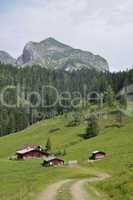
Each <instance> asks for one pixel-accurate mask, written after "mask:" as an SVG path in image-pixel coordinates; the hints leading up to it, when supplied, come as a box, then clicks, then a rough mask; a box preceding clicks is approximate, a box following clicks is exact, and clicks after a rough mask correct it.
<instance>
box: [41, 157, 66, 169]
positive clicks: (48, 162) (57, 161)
mask: <svg viewBox="0 0 133 200" xmlns="http://www.w3.org/2000/svg"><path fill="white" fill-rule="evenodd" d="M62 165H64V160H62V159H61V158H57V157H48V158H45V159H44V161H43V166H44V167H50V166H62Z"/></svg>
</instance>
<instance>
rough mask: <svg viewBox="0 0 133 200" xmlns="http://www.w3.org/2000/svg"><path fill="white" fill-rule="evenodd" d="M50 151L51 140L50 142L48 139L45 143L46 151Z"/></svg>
mask: <svg viewBox="0 0 133 200" xmlns="http://www.w3.org/2000/svg"><path fill="white" fill-rule="evenodd" d="M51 149H52V144H51V140H50V138H48V140H47V142H46V150H47V151H51Z"/></svg>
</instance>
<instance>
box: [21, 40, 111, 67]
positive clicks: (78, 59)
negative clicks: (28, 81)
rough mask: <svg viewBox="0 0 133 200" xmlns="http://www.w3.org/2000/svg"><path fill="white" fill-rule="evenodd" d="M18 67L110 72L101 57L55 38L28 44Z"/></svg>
mask: <svg viewBox="0 0 133 200" xmlns="http://www.w3.org/2000/svg"><path fill="white" fill-rule="evenodd" d="M17 65H19V66H23V67H24V66H32V65H40V66H42V67H45V68H48V69H49V68H51V69H64V70H66V71H73V70H80V69H82V68H84V67H85V68H89V69H93V68H95V69H96V70H99V71H108V70H109V65H108V63H107V61H106V60H105V59H104V58H102V57H101V56H99V55H94V54H92V53H90V52H88V51H82V50H80V49H74V48H72V47H70V46H68V45H65V44H62V43H61V42H58V41H57V40H55V39H53V38H48V39H46V40H43V41H41V42H39V43H36V42H29V43H27V44H26V45H25V47H24V50H23V54H22V55H21V56H20V57H19V58H18V59H17Z"/></svg>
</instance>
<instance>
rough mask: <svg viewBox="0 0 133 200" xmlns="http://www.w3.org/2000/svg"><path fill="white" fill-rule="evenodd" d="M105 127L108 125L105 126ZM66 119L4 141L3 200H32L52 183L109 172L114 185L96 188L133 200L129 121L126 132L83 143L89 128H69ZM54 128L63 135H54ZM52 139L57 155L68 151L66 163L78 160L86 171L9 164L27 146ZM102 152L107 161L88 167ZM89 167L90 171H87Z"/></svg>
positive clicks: (107, 132) (0, 161) (0, 162)
mask: <svg viewBox="0 0 133 200" xmlns="http://www.w3.org/2000/svg"><path fill="white" fill-rule="evenodd" d="M104 123H105V122H104ZM64 124H65V119H64V118H63V117H62V118H56V119H51V120H47V121H43V122H40V123H38V124H36V125H33V126H32V127H29V128H27V129H26V130H24V131H22V132H21V133H17V134H14V135H9V136H6V137H3V138H0V178H1V181H0V197H1V200H6V199H8V200H15V199H16V200H17V199H19V200H21V199H23V200H30V199H33V198H34V197H35V194H36V193H37V192H39V191H40V190H42V188H43V187H44V186H45V185H46V184H49V183H50V182H53V181H56V180H60V179H63V178H71V177H84V176H85V177H86V176H88V171H89V172H90V173H92V171H93V169H98V170H99V171H102V170H103V171H108V172H111V173H112V174H113V177H112V178H111V179H110V181H104V182H103V183H100V184H96V186H97V188H98V189H100V190H102V191H103V192H107V193H108V195H109V196H110V197H111V199H114V200H115V199H116V200H118V199H123V200H125V199H127V200H130V199H132V196H133V194H132V187H133V184H132V178H133V175H132V172H133V170H132V168H129V167H128V164H130V163H133V162H132V157H133V148H132V146H133V133H132V131H133V123H132V119H130V120H128V121H127V122H126V124H125V126H124V127H122V128H109V129H104V130H103V131H101V133H100V135H99V136H98V137H96V138H93V139H91V140H87V141H84V140H81V138H80V137H79V136H78V134H80V133H83V132H84V129H85V126H86V125H85V124H82V125H81V126H79V127H72V128H67V127H65V126H64ZM52 128H60V131H57V132H55V133H50V130H51V129H52ZM48 137H50V138H51V141H52V144H53V151H55V149H58V148H66V149H67V155H66V157H65V160H69V159H74V160H75V159H77V160H79V162H80V163H81V164H82V165H83V166H85V168H83V167H81V168H76V169H71V168H70V169H69V168H66V167H65V168H54V169H53V168H49V169H45V168H42V167H41V165H40V164H41V161H40V160H35V161H20V162H19V161H8V159H7V158H8V156H11V155H12V154H14V152H15V151H16V149H18V148H20V147H21V146H22V145H23V144H28V143H31V144H32V143H33V144H41V145H44V144H45V142H46V140H47V138H48ZM96 149H100V150H105V151H106V152H107V153H108V156H107V158H105V159H104V160H102V161H98V162H96V163H94V164H88V163H87V159H88V154H89V152H91V151H93V150H96ZM86 167H87V168H86Z"/></svg>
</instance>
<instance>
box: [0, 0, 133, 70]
mask: <svg viewBox="0 0 133 200" xmlns="http://www.w3.org/2000/svg"><path fill="white" fill-rule="evenodd" d="M0 25H1V32H0V49H3V50H6V51H9V52H10V53H11V54H12V55H14V56H15V57H16V56H18V55H20V53H21V51H22V49H23V46H24V44H25V43H26V42H28V41H31V40H33V41H40V40H43V39H45V38H47V37H49V36H52V37H55V38H56V39H58V40H61V41H63V42H65V43H67V44H70V45H71V46H74V47H76V48H83V49H86V50H89V51H92V52H94V53H96V54H100V55H102V56H104V57H106V58H107V59H108V60H109V62H110V66H111V67H112V69H115V70H116V67H117V69H120V68H121V67H125V66H130V65H132V64H133V61H132V55H131V52H132V49H133V40H132V35H133V1H132V0H126V1H125V0H117V1H116V0H111V1H107V0H100V1H99V0H78V1H77V0H67V1H63V0H24V1H23V2H21V3H20V2H19V3H17V4H16V5H14V7H13V6H12V7H11V8H10V9H7V11H6V13H0Z"/></svg>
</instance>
